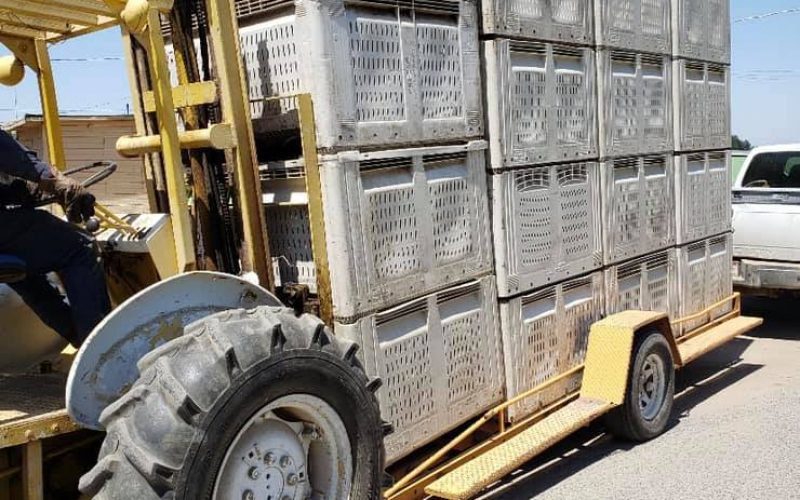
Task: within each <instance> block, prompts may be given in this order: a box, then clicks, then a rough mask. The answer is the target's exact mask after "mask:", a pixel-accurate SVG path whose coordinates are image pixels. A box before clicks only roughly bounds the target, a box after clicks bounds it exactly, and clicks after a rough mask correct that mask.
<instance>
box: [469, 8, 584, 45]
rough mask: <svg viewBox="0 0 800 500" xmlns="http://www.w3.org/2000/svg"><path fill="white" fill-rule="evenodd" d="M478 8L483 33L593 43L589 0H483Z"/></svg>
mask: <svg viewBox="0 0 800 500" xmlns="http://www.w3.org/2000/svg"><path fill="white" fill-rule="evenodd" d="M481 7H482V10H483V33H484V34H486V35H499V36H505V37H511V38H518V39H519V38H521V39H529V40H549V41H554V42H568V43H575V44H584V45H591V44H592V43H594V32H593V28H592V20H593V19H592V14H593V12H592V2H591V0H483V1H482V2H481Z"/></svg>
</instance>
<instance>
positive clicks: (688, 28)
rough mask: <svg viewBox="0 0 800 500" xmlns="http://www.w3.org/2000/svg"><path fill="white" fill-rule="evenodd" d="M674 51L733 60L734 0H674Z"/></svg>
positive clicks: (724, 61)
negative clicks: (731, 6) (732, 6)
mask: <svg viewBox="0 0 800 500" xmlns="http://www.w3.org/2000/svg"><path fill="white" fill-rule="evenodd" d="M672 33H673V42H672V45H673V47H672V53H673V55H675V56H676V57H686V58H689V59H700V60H703V61H710V62H717V63H722V64H730V62H731V23H730V0H672Z"/></svg>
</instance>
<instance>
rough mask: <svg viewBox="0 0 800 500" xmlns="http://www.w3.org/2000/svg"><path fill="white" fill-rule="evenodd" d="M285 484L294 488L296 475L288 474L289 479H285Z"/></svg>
mask: <svg viewBox="0 0 800 500" xmlns="http://www.w3.org/2000/svg"><path fill="white" fill-rule="evenodd" d="M286 484H288V485H289V486H294V485H296V484H297V474H289V477H287V478H286Z"/></svg>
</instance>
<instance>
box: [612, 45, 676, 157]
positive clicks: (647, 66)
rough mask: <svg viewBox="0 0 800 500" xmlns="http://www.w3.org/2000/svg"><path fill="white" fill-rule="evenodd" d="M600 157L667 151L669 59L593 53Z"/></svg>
mask: <svg viewBox="0 0 800 500" xmlns="http://www.w3.org/2000/svg"><path fill="white" fill-rule="evenodd" d="M597 65H598V74H599V78H598V85H599V91H598V96H599V100H600V102H599V109H600V111H599V113H600V120H599V131H600V157H601V158H613V157H619V156H633V155H640V154H648V153H657V152H664V151H672V149H673V147H674V144H673V138H672V135H673V131H674V130H673V129H674V125H673V122H672V113H673V105H672V60H671V59H670V57H669V56H662V55H646V54H637V53H633V52H622V51H618V50H607V49H602V50H599V51H598V52H597Z"/></svg>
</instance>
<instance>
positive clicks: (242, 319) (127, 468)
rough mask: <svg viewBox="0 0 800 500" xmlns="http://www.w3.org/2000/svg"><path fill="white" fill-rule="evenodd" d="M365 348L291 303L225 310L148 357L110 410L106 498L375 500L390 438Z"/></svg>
mask: <svg viewBox="0 0 800 500" xmlns="http://www.w3.org/2000/svg"><path fill="white" fill-rule="evenodd" d="M356 351H357V346H356V344H353V343H349V342H345V341H342V340H340V339H337V338H335V337H334V336H333V335H332V334H331V332H330V330H329V329H328V328H327V327H325V326H324V325H323V324H322V322H321V321H320V320H319V319H317V318H315V317H313V316H309V315H304V316H301V317H296V316H295V315H294V312H293V311H291V310H289V309H284V308H274V307H264V308H259V309H255V310H251V311H244V310H236V311H227V312H223V313H219V314H216V315H213V316H210V317H208V318H206V319H203V320H201V321H198V322H197V323H194V324H192V325H190V326H189V327H187V328H186V331H185V332H184V335H183V336H182V337H180V338H178V339H176V340H174V341H172V342H169V343H168V344H165V345H164V346H162V347H160V348H158V349H156V350H154V351H153V352H151V353H150V354H148V355H147V356H145V357H144V358H142V360H141V361H140V362H139V365H138V366H139V372H140V374H141V376H140V378H139V380H138V381H137V382H136V383H135V384H134V386H133V387H132V388H131V389H130V391H129V392H128V393H127V394H125V395H124V396H123V397H122V398H120V399H119V400H118V401H117V402H115V403H114V404H112V405H110V406H109V407H108V408H107V409H106V410H105V411H104V412H103V414H102V416H101V423H102V424H103V425H104V427H105V428H106V431H107V436H106V439H105V442H104V443H103V446H102V448H101V450H100V460H99V462H98V464H97V465H96V466H95V467H94V469H92V471H90V472H89V473H88V474H86V475H85V476H84V477H83V478H81V483H80V489H81V491H83V492H84V493H87V494H89V495H93V496H94V498H95V499H96V500H120V499H136V500H149V499H163V498H170V499H185V500H201V499H212V498H213V499H220V500H240V499H242V500H285V499H298V500H299V499H306V498H313V499H317V498H319V499H344V498H351V499H377V498H379V497H380V494H381V489H382V487H384V486H386V479H385V477H386V476H385V474H384V472H383V466H384V446H383V438H384V435H385V434H386V433H387V432H389V430H390V427H389V426H388V425H387V424H384V423H382V421H381V418H380V410H379V407H378V402H377V399H376V398H375V395H374V392H375V391H376V390H377V388H378V386H379V385H380V382H379V381H378V380H377V379H373V380H368V378H367V377H366V375H365V374H364V370H363V369H362V367H361V365H360V363H359V362H358V360H357V359H356V356H355V353H356Z"/></svg>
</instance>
